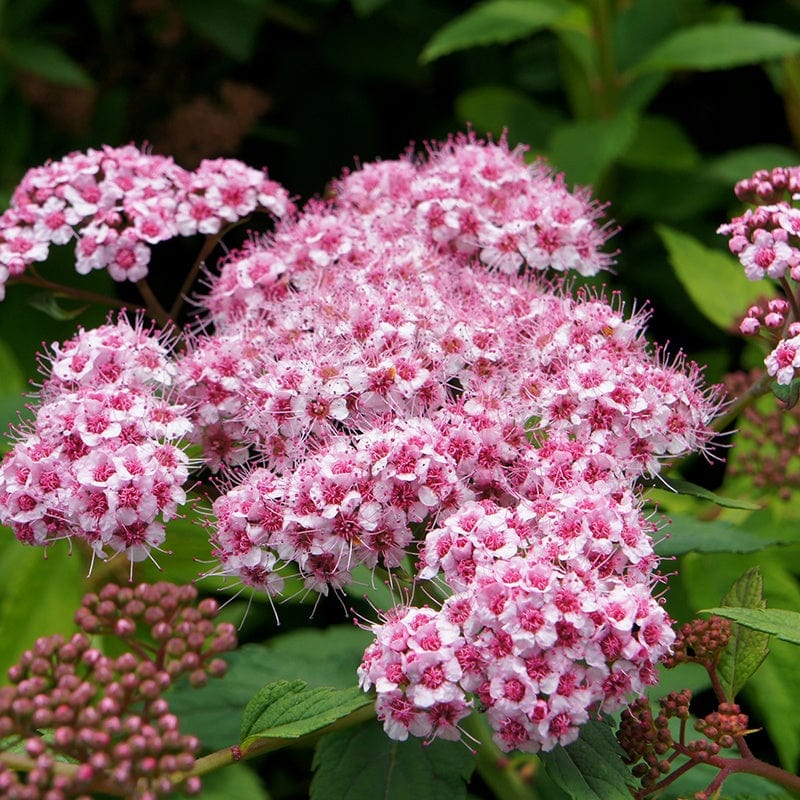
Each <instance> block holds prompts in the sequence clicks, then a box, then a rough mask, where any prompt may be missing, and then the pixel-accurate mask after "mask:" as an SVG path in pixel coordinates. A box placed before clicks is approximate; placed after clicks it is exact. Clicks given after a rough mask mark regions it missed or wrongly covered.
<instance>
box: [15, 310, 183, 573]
mask: <svg viewBox="0 0 800 800" xmlns="http://www.w3.org/2000/svg"><path fill="white" fill-rule="evenodd" d="M170 349H171V348H170V343H169V342H168V341H167V340H166V339H165V338H164V337H163V336H160V335H159V334H157V333H156V332H155V331H153V330H147V329H145V328H144V327H143V326H142V324H141V320H137V321H136V322H135V323H134V324H131V323H130V322H128V320H127V319H125V318H124V317H122V316H120V318H119V319H118V321H117V322H116V323H112V322H109V323H108V324H107V325H104V326H102V327H100V328H97V329H94V330H89V331H85V330H80V331H79V332H78V333H77V334H76V336H75V337H74V338H73V339H71V340H70V341H68V342H66V343H64V344H63V345H61V346H58V345H57V346H54V348H53V352H52V354H51V355H50V356H49V357H48V361H49V369H48V373H47V378H46V380H45V383H44V385H43V387H42V390H41V403H40V405H39V407H38V408H37V415H36V418H35V420H34V421H33V424H32V425H31V426H30V427H29V429H27V430H23V431H21V432H20V433H19V434H18V441H17V443H16V446H15V447H14V448H13V450H11V451H10V452H9V453H8V455H7V456H6V458H5V459H4V461H3V463H2V465H1V466H0V521H1V522H2V523H3V524H4V525H8V526H9V527H11V528H12V529H13V530H14V533H15V534H16V536H17V538H18V539H19V540H20V541H22V542H25V543H26V544H36V545H49V544H52V543H53V542H54V541H56V540H58V539H62V538H72V537H74V538H76V539H80V540H83V541H85V542H86V543H87V544H88V545H89V547H91V549H92V551H93V552H94V553H95V554H96V555H97V556H99V557H105V554H106V553H108V552H109V551H110V552H111V553H118V552H124V553H125V555H126V557H127V558H128V559H130V560H131V561H140V560H142V559H144V558H146V557H147V555H148V553H149V552H150V549H151V548H158V547H159V546H160V545H161V543H162V542H163V541H164V523H165V522H166V521H168V520H169V519H171V518H172V517H174V516H175V515H176V514H177V513H178V508H179V507H180V506H181V505H183V504H184V503H185V502H186V493H185V491H184V490H183V488H182V487H183V484H184V483H185V481H186V479H187V477H188V458H187V456H186V454H185V453H184V452H183V450H182V449H181V447H180V443H181V439H182V438H183V437H184V436H185V435H186V434H187V432H188V431H189V430H190V428H191V423H190V421H189V418H188V416H187V410H186V407H185V406H184V405H182V404H180V403H175V402H173V401H172V400H171V399H170V394H169V391H168V390H169V386H170V384H171V383H172V380H173V376H174V374H175V366H174V364H173V363H172V362H171V360H170Z"/></svg>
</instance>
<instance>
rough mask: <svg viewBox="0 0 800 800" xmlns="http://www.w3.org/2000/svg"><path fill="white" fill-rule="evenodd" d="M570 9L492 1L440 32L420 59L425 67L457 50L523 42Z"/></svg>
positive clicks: (521, 0)
mask: <svg viewBox="0 0 800 800" xmlns="http://www.w3.org/2000/svg"><path fill="white" fill-rule="evenodd" d="M569 10H570V3H568V2H566V0H490V2H488V3H481V4H480V5H477V6H475V7H474V8H471V9H470V10H469V11H467V12H466V13H464V14H462V15H461V16H459V17H456V18H455V19H453V20H451V21H450V22H448V23H447V24H446V25H445V26H444V27H443V28H441V29H439V30H438V31H437V32H436V33H435V34H434V35H433V38H432V39H431V40H430V41H429V42H428V44H427V45H426V46H425V49H424V50H423V51H422V55H421V56H420V61H422V63H423V64H427V63H430V62H431V61H434V60H436V59H437V58H441V57H442V56H445V55H447V54H448V53H454V52H455V51H456V50H465V49H467V48H470V47H480V46H483V45H490V44H506V43H508V42H512V41H515V40H516V39H524V38H525V37H527V36H530V35H531V34H533V33H536V31H539V30H542V29H543V28H547V27H549V26H552V25H553V24H554V23H555V22H556V21H557V20H558V19H559V18H560V17H561V16H562V15H563V14H564V13H566V12H568V11H569Z"/></svg>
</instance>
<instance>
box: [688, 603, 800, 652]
mask: <svg viewBox="0 0 800 800" xmlns="http://www.w3.org/2000/svg"><path fill="white" fill-rule="evenodd" d="M703 612H704V613H708V614H717V615H718V616H720V617H726V618H727V619H732V620H733V621H734V622H737V623H738V624H739V625H744V627H745V628H752V629H753V630H756V631H763V632H764V633H768V634H769V635H770V636H775V637H776V638H778V639H782V640H783V641H784V642H790V643H791V644H800V612H797V611H790V610H789V609H786V608H721V607H720V608H704V609H703Z"/></svg>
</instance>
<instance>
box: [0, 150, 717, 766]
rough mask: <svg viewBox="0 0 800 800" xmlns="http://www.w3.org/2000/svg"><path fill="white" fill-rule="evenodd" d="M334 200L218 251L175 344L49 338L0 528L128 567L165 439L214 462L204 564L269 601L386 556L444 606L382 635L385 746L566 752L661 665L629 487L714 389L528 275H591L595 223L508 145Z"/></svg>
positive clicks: (389, 623)
mask: <svg viewBox="0 0 800 800" xmlns="http://www.w3.org/2000/svg"><path fill="white" fill-rule="evenodd" d="M103 174H104V175H105V174H106V173H105V172H104V173H103ZM259 174H260V173H259ZM91 175H94V173H91ZM231 175H232V178H231V180H232V181H233V183H236V179H235V173H233V172H232V173H231ZM153 181H156V178H155V177H154V178H153ZM73 183H75V185H76V186H80V185H81V182H80V180H77V178H76V180H75V181H70V182H69V186H72V185H73ZM154 186H156V188H155V189H154V195H153V197H152V199H153V202H154V203H156V204H157V198H159V197H162V196H163V195H164V193H165V192H164V190H162V189H163V187H162V188H158V187H160V186H162V185H161V184H158V183H157V182H156V183H154ZM75 191H77V189H75ZM72 192H73V190H72V189H70V191H69V194H70V196H71V195H72ZM166 194H167V195H169V191H166ZM210 194H211V191H210V189H209V190H208V192H206V193H205V195H204V196H205V197H208V196H209V195H210ZM333 195H334V196H333V197H332V198H331V199H330V200H326V201H322V200H316V201H312V202H311V203H309V204H308V206H307V207H306V208H305V209H304V211H303V212H302V213H300V214H297V215H292V216H290V217H288V218H287V219H284V220H282V221H281V222H279V224H278V226H277V229H276V231H275V232H274V234H271V235H269V236H268V237H265V238H263V239H258V240H256V239H253V240H252V241H250V242H249V243H248V244H246V245H245V247H243V248H242V249H241V250H239V251H236V252H233V253H231V254H229V256H228V257H227V258H226V259H225V261H224V263H223V264H222V265H221V269H220V273H219V275H218V276H217V277H209V279H208V282H209V293H208V296H207V297H206V299H205V301H204V306H205V309H204V310H205V312H206V314H205V316H204V319H203V322H202V324H201V325H198V327H197V328H196V329H195V330H194V332H191V333H189V334H188V335H187V336H186V337H185V342H186V345H185V347H184V349H183V351H182V352H180V353H179V354H177V355H176V356H174V357H170V354H169V353H168V348H167V347H166V345H165V344H164V343H163V342H162V340H160V339H159V338H158V337H156V336H155V335H153V334H151V333H150V332H144V331H142V330H141V328H140V327H139V326H133V327H131V326H129V325H127V324H126V323H125V322H124V321H122V320H120V321H119V322H118V323H117V324H116V325H112V324H109V325H107V326H105V327H103V328H101V329H99V330H98V331H94V332H81V333H80V334H79V335H78V336H77V337H76V338H75V339H74V340H73V341H72V342H69V343H67V344H66V345H64V346H63V347H56V348H55V350H54V354H53V356H52V358H51V359H50V360H51V361H52V365H51V367H50V374H49V376H48V378H47V381H46V382H45V385H44V387H43V390H42V404H41V405H40V407H39V409H38V416H37V419H36V422H35V424H34V426H33V428H32V430H30V431H28V432H26V433H25V434H24V435H23V436H22V437H21V439H20V442H19V443H18V444H17V446H16V447H15V449H14V450H13V451H12V452H11V454H10V455H9V456H8V457H7V458H6V460H5V462H4V463H3V465H2V468H1V469H0V512H2V520H3V521H5V522H6V523H7V524H10V525H12V527H14V529H15V531H16V532H17V535H18V537H19V538H21V539H22V540H24V541H28V542H31V543H38V544H47V543H49V542H50V541H52V540H53V539H55V538H59V537H64V536H81V537H84V538H86V539H87V540H88V541H89V543H90V544H91V545H92V547H93V548H94V550H95V552H97V553H98V554H101V553H104V552H106V551H107V550H111V551H120V550H124V551H126V552H127V554H128V557H129V558H131V559H138V558H142V557H144V556H145V555H146V554H147V552H148V548H149V547H157V546H158V545H159V544H160V542H161V540H162V539H163V535H164V531H163V522H164V521H166V520H168V519H169V518H170V517H172V516H174V515H175V514H176V513H177V510H178V507H179V506H180V504H181V503H182V502H184V494H183V489H182V488H181V487H182V485H183V483H184V481H185V480H186V477H187V471H188V466H189V464H188V459H187V457H186V455H185V453H184V452H183V450H182V449H181V448H182V446H183V445H182V443H183V441H184V439H185V440H186V441H187V442H188V443H192V444H194V445H196V446H198V449H199V450H200V451H201V452H202V460H203V466H204V467H207V468H209V469H210V470H211V471H214V472H217V473H219V478H218V485H219V487H220V494H219V496H218V497H217V499H216V500H215V501H214V504H213V511H214V517H215V520H216V521H215V522H214V523H212V524H213V530H212V534H211V538H212V544H213V548H214V555H215V557H216V558H217V559H218V565H217V566H216V567H215V568H213V569H212V570H210V573H215V574H220V575H225V576H230V577H231V578H233V579H234V580H236V581H239V582H240V583H241V584H242V585H243V586H245V587H253V588H257V589H260V590H263V591H264V592H266V593H267V594H268V595H269V596H270V597H272V596H274V595H278V594H280V593H281V592H282V591H283V589H284V581H285V578H286V577H287V576H288V575H299V576H300V578H301V579H302V580H303V581H304V583H305V587H306V589H307V590H308V591H315V592H319V593H322V594H325V593H328V592H330V591H334V592H338V591H340V590H341V589H342V588H343V587H344V586H345V585H347V584H348V583H351V582H352V581H353V579H354V574H353V573H354V569H355V568H356V567H357V566H359V565H363V566H366V567H367V568H368V569H370V570H372V571H373V572H376V571H379V570H383V571H390V570H393V569H395V568H398V567H401V566H402V567H403V569H404V570H405V571H406V572H414V571H415V569H416V571H417V578H418V580H420V581H431V582H433V584H434V585H435V586H436V587H438V588H437V591H439V592H440V594H441V595H442V597H445V598H447V599H445V600H444V602H443V604H442V607H441V609H439V610H434V609H418V608H412V607H402V608H398V609H395V610H394V611H391V612H389V614H388V615H387V619H386V621H385V623H384V624H382V625H375V626H374V631H375V635H376V643H375V644H374V645H373V646H372V647H371V648H370V649H369V650H368V651H367V653H366V654H365V659H364V663H363V664H362V667H361V670H360V675H361V681H362V685H363V686H364V687H365V688H368V687H370V686H373V685H374V686H375V687H376V688H377V692H378V701H377V703H378V712H379V715H380V716H381V718H382V719H383V720H384V723H385V726H386V729H387V731H388V733H389V734H390V735H391V736H394V737H396V738H404V737H406V736H407V735H408V734H409V733H411V734H414V735H421V736H426V737H432V736H443V737H448V738H453V737H457V736H458V735H460V734H459V732H458V722H459V720H460V719H461V718H462V717H463V716H464V715H465V714H466V713H467V712H468V709H469V708H470V707H471V706H472V705H473V704H474V702H475V699H476V698H477V700H478V701H479V702H480V704H481V705H482V706H484V707H485V708H486V709H487V713H488V716H489V720H490V722H491V724H492V726H493V728H494V730H495V737H496V739H497V741H498V743H499V744H500V746H501V747H503V748H504V749H506V750H509V749H512V748H522V749H526V750H531V751H535V750H538V749H540V748H550V747H553V746H554V745H555V744H556V743H562V744H563V743H566V742H568V741H571V740H572V739H573V738H574V737H575V736H576V735H577V730H578V726H579V725H580V724H581V723H582V722H583V721H585V720H586V719H587V718H588V715H589V714H590V713H593V712H594V711H596V710H597V709H605V710H611V709H613V708H616V707H618V706H619V705H620V704H621V703H622V702H623V699H624V698H625V697H626V696H627V695H630V694H634V693H637V692H640V691H641V690H642V687H644V686H646V685H647V684H649V683H651V682H652V681H653V680H654V670H653V664H654V663H655V662H656V661H657V660H658V659H659V658H660V657H661V655H663V653H664V652H665V651H666V649H667V648H668V647H669V644H670V642H671V632H670V629H669V624H668V622H669V621H668V620H667V618H666V615H665V614H664V612H663V610H662V609H661V607H660V605H659V604H658V602H657V601H656V600H655V599H654V598H653V597H652V595H651V589H652V587H653V586H654V584H655V583H657V582H658V581H659V577H658V573H657V568H658V559H657V558H656V557H655V556H654V554H653V550H652V543H651V540H650V534H651V533H652V532H653V526H652V525H651V524H650V523H648V522H647V521H646V520H645V519H644V518H643V516H642V512H641V509H640V507H639V503H638V500H637V495H636V493H635V490H634V484H635V482H636V481H637V480H638V479H639V478H641V477H642V476H645V475H648V474H650V475H652V474H655V473H657V472H658V471H659V470H660V468H661V464H662V461H663V460H665V459H670V458H672V457H674V456H679V455H681V454H684V453H688V452H690V451H698V450H699V451H703V450H704V449H705V448H706V446H707V444H708V441H709V438H710V436H711V432H710V429H709V423H710V421H711V419H712V417H713V416H714V414H715V412H716V410H717V406H718V399H717V396H716V393H715V392H714V391H713V390H712V391H708V390H707V389H706V388H705V387H704V386H703V381H702V376H701V374H700V370H699V369H698V367H697V366H696V365H694V364H687V363H685V361H684V359H683V358H682V357H680V356H678V357H677V358H674V359H671V360H670V359H668V358H667V357H666V355H665V354H664V353H663V352H660V351H656V352H655V353H654V352H653V351H652V350H651V349H650V348H649V346H648V344H647V342H646V340H645V338H644V333H643V326H644V322H645V315H644V314H637V315H634V316H632V317H626V315H625V313H624V309H623V307H622V303H621V301H620V300H619V298H618V297H616V296H613V297H611V298H610V299H609V298H606V297H605V296H603V295H602V294H595V293H592V292H587V291H578V292H575V293H574V294H573V293H570V291H568V289H567V288H566V286H565V284H563V283H559V282H553V281H551V280H547V279H546V278H545V277H544V276H543V274H542V273H543V271H544V270H545V269H552V270H555V271H556V272H563V271H565V270H567V269H574V270H576V271H578V272H579V273H581V274H583V275H593V274H595V273H596V272H597V271H598V270H599V269H600V268H602V267H605V266H607V265H608V264H609V262H610V257H609V256H608V255H607V254H604V253H603V252H602V251H601V249H600V248H601V247H602V246H603V245H604V243H605V241H606V239H607V238H608V236H609V233H610V231H609V228H608V226H607V225H603V224H601V222H600V209H599V207H598V206H597V205H596V204H595V203H594V202H593V201H592V200H591V199H590V198H589V196H588V195H587V194H586V193H585V192H584V191H581V190H579V191H576V192H570V191H568V189H567V187H566V185H565V183H564V180H563V178H562V177H560V176H553V175H552V174H551V173H550V172H549V171H548V170H547V169H546V168H545V167H544V166H543V165H541V164H534V165H533V166H529V165H527V164H526V163H525V161H524V160H523V154H522V151H521V150H509V148H508V146H507V145H506V143H505V142H500V143H497V144H495V143H492V142H483V141H479V140H477V139H476V138H475V137H473V136H463V137H457V138H453V139H451V140H448V141H447V142H446V143H444V144H443V145H441V146H440V147H431V148H429V150H428V153H427V157H426V158H424V159H420V160H415V159H414V158H412V157H411V156H410V155H409V156H406V157H403V158H400V159H398V160H394V161H385V162H381V163H377V164H367V165H365V166H364V167H363V168H361V169H359V170H357V171H355V172H352V173H348V174H346V175H345V176H344V177H343V178H342V179H341V180H340V181H338V182H337V183H336V184H335V191H334V193H333ZM128 196H129V193H127V192H126V193H125V197H126V198H127V197H128ZM84 200H85V198H84ZM259 202H262V201H259ZM276 202H277V201H276ZM272 210H273V211H274V212H275V214H276V215H278V214H279V213H282V212H283V210H285V206H280V207H274V208H273V209H272ZM173 212H174V213H166V214H165V216H167V217H169V218H170V220H171V223H174V224H175V225H176V226H178V219H179V217H180V215H179V212H178V207H177V206H176V207H175V208H174V209H173ZM174 230H177V232H178V233H181V232H182V231H181V230H180V228H179V227H176V228H175V229H174ZM171 235H175V233H174V232H173V233H172V234H171ZM43 476H46V477H43ZM43 481H44V483H43ZM417 558H418V561H417ZM415 562H416V563H415ZM210 573H209V574H210Z"/></svg>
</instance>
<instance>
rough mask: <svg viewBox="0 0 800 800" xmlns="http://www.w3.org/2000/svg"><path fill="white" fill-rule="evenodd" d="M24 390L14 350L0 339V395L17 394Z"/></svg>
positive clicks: (22, 376) (23, 382)
mask: <svg viewBox="0 0 800 800" xmlns="http://www.w3.org/2000/svg"><path fill="white" fill-rule="evenodd" d="M23 391H25V377H24V375H23V374H22V369H21V368H20V365H19V362H18V361H17V357H16V356H15V355H14V351H13V350H12V349H11V348H10V347H9V346H8V344H7V343H6V342H4V341H3V340H1V339H0V395H18V394H20V393H21V392H23Z"/></svg>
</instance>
